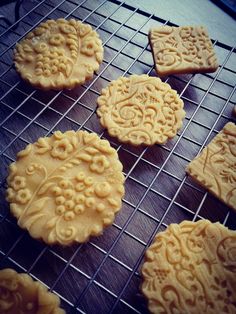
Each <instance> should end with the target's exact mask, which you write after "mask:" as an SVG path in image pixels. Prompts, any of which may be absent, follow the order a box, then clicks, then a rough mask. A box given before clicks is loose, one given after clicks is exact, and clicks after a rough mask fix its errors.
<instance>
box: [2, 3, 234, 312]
mask: <svg viewBox="0 0 236 314" xmlns="http://www.w3.org/2000/svg"><path fill="white" fill-rule="evenodd" d="M22 10H23V11H24V12H23V15H22V17H21V18H20V20H18V21H17V22H16V23H19V25H18V27H17V28H14V26H15V25H14V24H13V25H12V26H10V27H6V25H4V24H0V57H1V62H0V70H1V71H0V73H2V74H0V83H1V84H0V101H1V108H0V130H1V133H0V134H1V139H0V145H1V146H0V147H1V152H0V155H1V163H0V173H1V181H0V202H1V207H0V268H4V267H12V268H15V269H16V270H18V271H20V272H22V271H23V272H27V273H29V274H30V275H31V276H32V277H33V278H35V279H37V280H39V281H41V282H43V283H44V284H45V285H46V286H47V287H48V288H49V289H50V290H51V291H54V292H55V293H56V294H58V295H59V296H60V298H61V301H62V307H63V308H64V309H65V310H66V311H67V313H94V312H95V311H96V312H98V313H147V307H146V303H145V300H144V298H143V296H142V295H141V293H140V290H139V286H140V283H141V277H140V266H141V265H142V260H143V255H144V252H145V250H146V248H147V247H148V246H149V245H150V243H151V241H152V239H153V237H154V236H155V234H156V233H157V232H159V231H161V230H164V229H165V228H166V227H167V225H168V224H170V223H178V222H180V221H182V220H184V219H188V220H193V221H194V220H198V219H210V220H211V221H220V222H221V223H223V224H224V225H226V226H228V227H230V228H231V229H236V223H235V221H236V215H235V213H233V212H232V210H230V209H229V208H228V207H227V206H225V205H224V204H222V203H221V202H219V201H218V200H217V199H216V198H214V197H213V196H211V195H210V194H208V193H207V192H206V191H205V190H204V189H202V188H201V187H199V186H198V185H196V184H195V183H194V182H193V181H192V180H191V179H190V178H189V177H187V176H186V175H185V170H184V169H185V167H186V165H187V164H188V163H189V162H190V161H191V160H192V159H193V158H194V157H195V156H196V155H197V154H198V153H199V152H200V151H201V149H202V148H203V147H204V146H205V145H206V144H207V143H208V142H209V141H210V140H211V139H212V138H213V137H214V136H215V135H216V134H217V133H218V132H219V130H221V129H222V127H223V126H224V125H225V123H227V122H228V121H235V119H234V118H233V116H232V109H233V106H234V104H235V101H236V92H235V89H236V85H235V82H236V54H235V53H236V49H235V48H234V47H229V46H227V45H225V44H223V43H220V42H218V41H217V40H215V41H214V46H215V50H216V53H217V55H218V58H219V61H220V67H219V69H218V71H217V72H216V73H214V74H196V75H181V76H170V77H166V78H165V81H167V82H168V83H169V84H170V85H171V86H172V87H173V88H174V89H176V90H177V91H178V93H179V94H180V96H181V98H182V99H183V101H184V104H185V111H186V113H187V115H186V118H185V121H184V125H183V128H182V129H181V130H180V131H179V132H178V134H177V136H176V137H175V138H174V139H173V140H171V141H168V143H166V144H165V145H163V146H160V145H155V146H153V147H150V148H147V147H146V148H145V147H141V148H133V147H131V146H129V145H120V143H119V142H117V141H116V140H115V139H114V138H111V137H109V135H108V134H107V133H106V131H104V130H103V129H102V127H101V126H100V124H99V119H98V117H97V116H96V98H97V97H98V96H99V94H100V90H101V88H102V87H105V86H106V85H107V84H108V83H109V82H110V81H111V80H113V79H116V78H117V77H119V76H121V75H125V76H126V75H131V74H142V73H148V74H150V75H152V76H155V75H156V74H155V72H154V70H153V60H152V55H151V51H150V48H149V45H148V38H147V33H148V30H149V29H150V27H152V26H154V25H155V26H157V25H163V24H167V25H174V24H172V23H171V22H169V21H165V20H163V19H161V18H159V17H157V16H154V15H153V14H149V13H147V12H144V11H142V10H140V9H137V8H134V7H131V6H129V5H127V4H125V3H124V2H119V1H116V0H111V1H107V0H105V1H102V0H99V1H98V0H97V1H92V0H84V1H82V0H80V1H75V0H74V1H73V0H69V1H65V0H64V1H61V0H50V1H45V0H44V1H32V2H30V1H27V2H26V1H25V2H24V3H23V5H22ZM59 17H65V18H69V17H70V18H76V19H80V20H82V21H85V22H86V23H89V24H90V25H92V26H93V28H95V29H96V30H97V31H98V33H99V34H100V36H101V38H102V40H103V45H104V48H105V57H104V61H103V63H102V66H101V68H100V70H99V72H98V73H97V74H96V75H95V77H94V78H93V79H92V80H91V81H90V82H88V83H86V84H84V85H83V86H81V87H78V88H76V89H74V90H70V91H60V92H55V91H49V92H42V91H39V90H35V89H33V88H32V87H30V86H28V85H27V84H25V83H24V82H22V81H21V80H20V79H19V77H18V75H17V74H16V72H15V70H14V67H13V64H12V53H13V48H14V46H15V44H16V42H17V41H18V40H20V39H21V38H23V37H24V36H25V34H26V33H27V32H29V31H30V30H32V29H33V28H34V27H35V26H36V25H38V24H39V23H40V22H41V21H43V20H45V19H49V18H59ZM57 129H60V130H62V131H64V130H67V129H74V130H78V129H83V130H87V131H90V132H91V131H93V132H96V133H98V134H99V135H100V136H101V137H102V138H106V139H108V140H109V141H110V142H111V144H112V146H113V147H115V148H116V149H117V151H118V154H119V157H120V160H121V162H122V163H123V166H124V174H125V177H126V183H125V184H126V194H125V197H124V199H123V206H122V210H121V211H120V212H119V213H118V215H117V217H116V220H115V222H114V224H113V225H112V226H111V227H109V228H107V229H106V230H105V231H104V234H103V235H102V236H100V237H97V238H92V239H91V240H90V242H88V243H86V244H81V245H77V246H72V247H70V248H61V247H59V246H55V247H49V246H46V245H44V244H43V243H41V242H39V241H36V240H33V239H31V238H30V236H29V235H28V234H27V232H25V231H23V230H20V229H19V228H18V226H17V224H16V221H15V220H14V219H13V218H12V217H11V215H10V214H9V210H8V205H7V203H6V201H5V189H6V177H7V167H8V165H9V164H10V163H11V162H12V161H14V160H15V156H16V153H17V152H18V151H19V150H21V149H23V148H24V147H25V146H26V144H28V143H30V142H34V141H36V140H37V138H38V137H40V136H47V135H49V134H51V133H52V132H53V131H55V130H57Z"/></svg>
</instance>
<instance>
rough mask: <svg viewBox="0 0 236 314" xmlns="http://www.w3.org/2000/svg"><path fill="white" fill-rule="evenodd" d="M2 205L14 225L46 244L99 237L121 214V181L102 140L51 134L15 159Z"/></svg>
mask: <svg viewBox="0 0 236 314" xmlns="http://www.w3.org/2000/svg"><path fill="white" fill-rule="evenodd" d="M9 169H10V173H9V176H8V178H7V183H8V189H7V201H9V202H10V210H11V212H12V214H13V215H14V216H15V217H16V218H17V220H18V225H19V226H20V227H21V228H24V229H27V230H28V231H29V233H30V235H31V236H32V237H34V238H37V239H42V240H43V241H45V242H46V243H48V244H57V243H59V244H62V245H70V244H72V243H73V242H80V243H82V242H85V241H86V240H88V238H89V236H90V235H99V234H101V233H102V231H103V227H104V226H107V225H110V224H112V222H113V220H114V214H115V213H116V212H117V211H119V210H120V208H121V198H122V196H123V195H124V186H123V183H124V176H123V174H122V164H121V163H120V161H119V159H118V155H117V152H116V150H115V149H114V148H112V147H111V146H110V144H109V142H108V141H107V140H101V139H100V138H99V137H98V136H97V135H96V134H95V133H88V132H85V131H77V132H75V131H67V132H65V133H61V132H60V131H57V132H55V133H54V134H53V135H52V136H51V137H45V138H39V139H38V141H37V142H36V143H34V144H29V145H27V146H26V148H25V149H24V150H23V151H21V152H19V153H18V154H17V160H16V162H14V163H12V164H11V165H10V167H9Z"/></svg>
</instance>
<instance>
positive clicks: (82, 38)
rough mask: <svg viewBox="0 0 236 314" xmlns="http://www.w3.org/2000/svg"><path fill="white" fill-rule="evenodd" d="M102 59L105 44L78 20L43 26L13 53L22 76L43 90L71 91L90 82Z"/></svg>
mask: <svg viewBox="0 0 236 314" xmlns="http://www.w3.org/2000/svg"><path fill="white" fill-rule="evenodd" d="M102 59H103V47H102V42H101V40H100V39H99V35H98V34H97V32H96V31H94V30H92V27H91V26H90V25H88V24H83V23H81V22H80V21H75V20H73V19H72V20H68V21H67V20H65V19H58V20H48V21H46V22H43V23H41V24H40V25H39V26H38V27H36V28H35V29H34V30H33V31H32V32H30V33H29V34H28V35H27V36H26V37H25V38H24V39H22V40H21V41H20V42H19V43H18V44H17V45H16V49H15V50H14V61H15V66H16V70H17V72H19V74H20V75H21V77H22V78H23V79H24V80H26V81H27V82H29V83H30V84H32V85H33V86H35V87H37V88H41V89H44V90H48V89H54V90H60V89H63V88H68V89H71V88H73V87H75V86H76V85H80V84H82V83H84V81H85V80H86V79H91V78H92V76H93V74H94V71H97V70H98V68H99V65H100V64H101V62H102Z"/></svg>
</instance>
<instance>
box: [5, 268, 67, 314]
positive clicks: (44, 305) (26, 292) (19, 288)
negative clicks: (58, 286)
mask: <svg viewBox="0 0 236 314" xmlns="http://www.w3.org/2000/svg"><path fill="white" fill-rule="evenodd" d="M59 306H60V299H59V298H58V296H56V295H55V294H53V293H51V292H49V291H48V290H47V289H46V287H45V286H44V285H42V284H41V283H40V282H37V281H34V280H33V279H32V278H31V277H30V276H29V275H27V274H23V273H22V274H19V273H17V272H16V271H15V270H13V269H10V268H6V269H3V270H0V313H1V314H17V313H19V314H20V313H22V314H26V313H27V314H65V311H64V310H62V309H61V308H60V307H59Z"/></svg>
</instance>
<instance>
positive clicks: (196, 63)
mask: <svg viewBox="0 0 236 314" xmlns="http://www.w3.org/2000/svg"><path fill="white" fill-rule="evenodd" d="M149 41H150V45H151V48H152V54H153V59H154V64H155V69H156V71H157V73H158V74H159V75H160V76H162V75H169V74H174V73H176V74H177V73H179V74H181V73H203V72H214V71H216V69H217V68H218V66H219V65H218V62H217V58H216V54H215V52H214V49H213V45H212V43H211V40H210V38H209V36H208V33H207V30H206V29H205V28H204V27H203V26H181V27H171V26H160V27H157V28H153V29H151V30H150V32H149Z"/></svg>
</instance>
